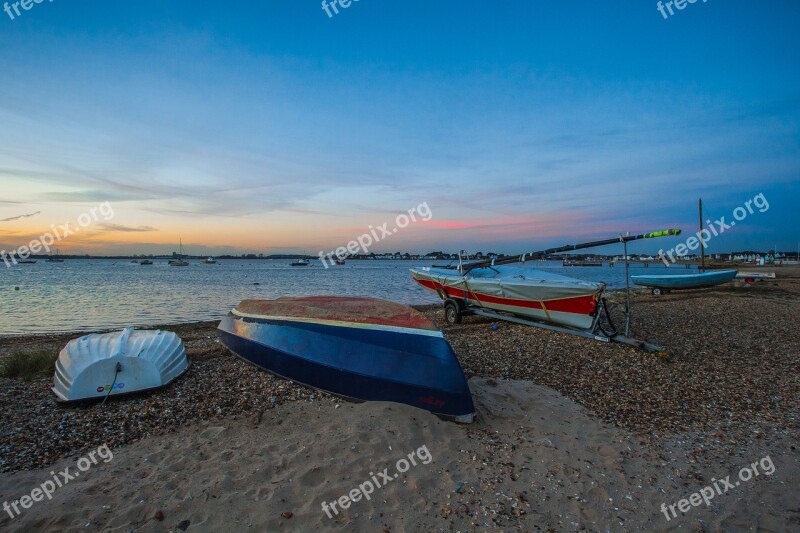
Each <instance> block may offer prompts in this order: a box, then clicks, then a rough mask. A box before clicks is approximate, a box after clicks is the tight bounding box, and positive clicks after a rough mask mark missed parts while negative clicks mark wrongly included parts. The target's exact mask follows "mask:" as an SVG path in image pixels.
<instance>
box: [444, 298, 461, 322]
mask: <svg viewBox="0 0 800 533" xmlns="http://www.w3.org/2000/svg"><path fill="white" fill-rule="evenodd" d="M462 318H463V315H462V314H461V309H459V308H458V304H456V303H455V302H454V301H452V300H449V301H447V302H445V304H444V319H445V320H446V321H447V323H448V324H461V319H462Z"/></svg>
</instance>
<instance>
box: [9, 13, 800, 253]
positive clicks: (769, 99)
mask: <svg viewBox="0 0 800 533" xmlns="http://www.w3.org/2000/svg"><path fill="white" fill-rule="evenodd" d="M12 13H13V11H12ZM798 27H800V3H798V2H796V1H790V0H786V1H772V2H755V1H752V0H749V1H736V0H724V1H723V0H709V1H708V2H707V3H703V2H697V3H695V4H690V5H688V6H687V7H686V8H685V9H684V10H683V11H679V12H676V13H675V15H674V16H672V17H670V18H669V19H668V20H665V19H664V18H663V17H662V15H661V14H660V13H659V11H658V10H657V8H656V2H650V1H640V0H637V1H633V0H631V1H621V2H598V1H594V0H593V1H585V2H584V1H581V2H577V1H576V2H569V1H565V2H556V1H551V2H527V1H521V0H520V1H505V2H485V1H484V2H477V1H471V0H459V1H448V0H440V1H435V2H433V1H430V0H427V1H412V0H407V1H404V2H399V1H389V0H361V1H359V2H354V3H353V4H352V5H351V6H350V7H349V8H347V9H341V8H340V13H339V14H338V15H335V16H333V17H329V16H328V15H327V14H326V13H325V11H324V10H322V8H321V6H320V2H319V1H318V0H308V1H306V0H292V1H280V2H278V1H265V2H243V1H233V2H206V1H193V2H188V1H171V2H166V1H163V0H161V1H158V2H156V1H136V2H100V1H99V0H92V1H82V2H74V1H71V0H55V1H54V2H52V3H50V2H43V3H40V4H34V5H33V7H32V8H31V9H30V10H29V11H22V12H21V15H19V16H16V15H15V16H14V20H12V19H11V17H10V16H9V15H8V14H7V13H5V12H0V50H2V54H0V80H2V85H1V87H2V98H0V249H5V250H11V249H14V248H16V247H18V246H20V245H23V244H27V243H28V242H29V241H30V240H31V239H33V238H35V237H38V236H40V235H42V234H43V233H44V232H46V231H48V230H50V228H51V225H58V224H63V223H65V222H67V221H73V225H75V222H74V221H76V220H77V218H78V217H79V215H81V214H82V213H86V212H87V211H89V210H90V209H91V208H92V207H96V206H98V205H99V204H101V203H102V202H109V203H110V205H111V206H112V207H113V211H114V216H113V218H111V219H109V220H103V219H102V218H101V219H100V220H97V221H93V222H92V224H90V225H88V226H87V227H85V228H83V229H82V230H81V232H80V233H79V234H75V235H72V236H70V237H68V238H65V239H64V240H63V241H62V242H61V243H59V248H60V249H61V252H62V253H65V254H70V253H91V254H101V253H102V254H129V253H136V254H138V253H165V252H172V251H173V250H176V249H177V243H178V240H179V239H182V241H183V244H184V247H185V248H186V251H187V252H188V253H190V254H209V255H220V254H223V253H264V254H269V253H285V252H305V253H309V254H314V255H316V254H317V252H318V251H320V250H323V249H324V250H331V249H333V248H335V247H337V246H341V245H344V244H346V243H347V241H349V240H351V239H354V238H356V237H357V236H358V235H359V234H361V233H364V232H365V231H367V229H368V227H369V226H370V225H374V226H379V225H381V224H383V223H384V222H389V223H390V226H389V227H392V226H393V225H394V219H395V216H396V215H397V214H398V213H401V212H406V211H408V210H409V209H411V208H413V207H415V206H417V205H419V204H421V203H423V202H427V205H428V206H429V207H430V209H431V211H432V213H433V217H432V219H431V220H430V221H429V222H426V223H416V224H412V225H411V226H410V227H408V228H406V229H403V230H401V231H398V232H397V233H396V234H393V235H392V236H391V237H388V238H386V239H385V240H384V241H383V242H381V243H380V244H379V245H377V246H375V247H374V249H373V251H375V252H383V251H396V250H401V251H410V252H427V251H431V250H441V249H445V250H448V251H457V250H459V249H462V248H465V249H467V250H470V251H478V250H481V251H484V252H485V251H489V250H491V251H497V252H508V253H511V252H521V251H526V250H529V249H537V248H543V247H547V246H551V245H559V244H567V243H572V242H578V241H581V240H584V239H593V238H607V237H612V236H614V235H617V234H619V233H620V232H628V231H630V232H637V233H638V232H645V231H654V230H659V229H664V228H668V227H678V228H682V229H684V231H687V232H689V231H691V232H694V231H697V223H698V221H697V199H698V198H699V197H701V196H702V198H703V200H704V202H705V204H706V206H707V217H708V218H711V219H717V218H719V217H720V216H726V218H727V219H728V220H730V219H731V213H732V211H733V210H734V209H735V208H736V207H738V206H740V205H742V204H744V202H745V201H747V200H749V199H751V198H753V197H754V196H756V195H757V194H759V193H763V194H764V196H765V198H767V199H768V201H769V206H770V208H769V210H768V211H766V212H764V213H759V212H758V211H756V213H755V214H753V215H750V216H749V217H748V218H747V220H746V221H742V222H740V223H739V224H737V226H736V227H735V228H732V229H730V230H729V231H727V232H726V233H725V234H724V235H722V236H720V237H719V238H718V239H717V240H714V241H712V243H711V248H710V249H711V251H712V252H714V251H727V250H732V249H747V248H750V249H762V250H767V249H771V248H772V247H773V246H774V245H776V244H777V245H778V247H779V248H780V249H782V250H792V251H793V250H795V249H796V248H797V246H798V241H800V231H798V223H797V216H796V213H797V208H798V204H800V179H799V178H800V32H798V31H797V28H798ZM679 241H680V240H679V239H664V242H659V243H657V245H656V244H650V245H637V246H638V248H636V249H635V250H634V251H643V252H648V253H653V252H655V251H657V250H658V248H659V247H662V246H665V247H670V246H673V245H674V244H676V243H678V242H679Z"/></svg>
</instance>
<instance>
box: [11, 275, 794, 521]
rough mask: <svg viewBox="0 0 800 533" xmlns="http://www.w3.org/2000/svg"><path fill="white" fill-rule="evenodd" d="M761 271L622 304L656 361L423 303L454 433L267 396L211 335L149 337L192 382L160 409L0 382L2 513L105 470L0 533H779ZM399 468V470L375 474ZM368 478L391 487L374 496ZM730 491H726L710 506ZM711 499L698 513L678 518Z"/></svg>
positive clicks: (790, 333) (271, 392)
mask: <svg viewBox="0 0 800 533" xmlns="http://www.w3.org/2000/svg"><path fill="white" fill-rule="evenodd" d="M774 270H775V271H776V273H777V278H776V279H775V280H768V281H764V282H756V283H754V284H753V285H752V286H750V287H734V285H733V284H728V285H726V286H723V287H719V288H715V289H707V290H699V291H689V292H674V293H671V294H667V295H662V296H660V297H654V296H651V295H649V294H647V293H644V292H641V291H637V292H636V294H635V296H634V299H633V312H634V315H633V322H632V335H633V336H635V337H639V338H645V339H647V340H651V341H654V342H658V343H659V344H662V345H663V346H664V347H665V348H666V351H667V353H666V355H663V356H662V355H659V354H652V353H647V352H644V351H641V350H638V349H635V348H632V347H629V346H624V345H620V344H615V343H602V342H598V341H594V340H590V339H585V338H580V337H575V336H570V335H566V334H562V333H555V332H550V331H544V330H541V329H538V328H531V327H528V326H522V325H514V324H510V323H505V322H492V321H491V320H489V319H485V318H479V317H469V318H467V319H465V321H464V323H462V324H459V325H448V324H446V323H445V322H444V318H443V313H442V310H441V308H440V307H439V306H425V307H422V308H420V309H421V310H422V311H423V312H424V314H426V315H427V316H428V317H429V318H431V319H433V320H434V321H435V323H436V324H437V326H438V327H441V328H442V329H443V331H444V333H445V337H446V338H447V339H448V341H449V342H450V343H451V345H452V347H453V349H454V350H455V352H456V354H457V356H458V358H459V360H460V362H461V365H462V367H463V368H464V372H465V374H466V375H467V377H468V378H469V380H470V381H469V383H470V388H471V390H472V394H473V397H474V400H475V404H476V406H477V408H478V418H477V420H476V421H475V422H474V423H473V424H470V425H459V424H455V423H452V422H446V421H442V420H440V419H438V418H436V417H435V416H433V415H431V414H429V413H427V412H424V411H420V410H417V409H413V408H411V407H407V406H403V405H397V404H387V403H362V404H355V403H350V402H345V401H342V400H340V399H337V398H334V397H332V396H330V395H327V394H324V393H321V392H319V391H316V390H312V389H307V388H304V387H301V386H298V385H295V384H293V383H291V382H288V381H285V380H281V379H278V378H275V377H273V376H271V375H269V374H268V373H266V372H264V371H263V370H260V369H258V368H255V367H253V366H251V365H248V364H246V363H244V362H242V361H240V360H239V359H237V358H235V357H234V356H232V355H231V354H230V353H229V352H228V351H227V350H226V349H225V348H224V347H223V346H222V345H221V344H220V343H219V341H218V340H217V334H216V330H215V328H216V322H202V323H193V324H185V325H179V326H170V327H166V328H165V329H170V330H172V331H176V332H177V333H178V334H179V335H180V336H181V337H182V339H183V340H184V343H185V345H186V348H187V355H188V357H189V359H190V362H191V367H190V369H189V371H188V373H187V374H186V375H184V376H183V377H181V378H180V379H179V380H178V381H177V382H175V383H174V384H173V385H171V386H169V387H167V388H166V389H164V390H161V391H156V392H153V393H149V394H145V395H140V396H135V397H130V398H125V399H114V400H111V401H108V402H107V403H105V404H104V405H99V404H95V405H90V406H86V405H83V406H60V405H58V404H57V403H56V402H55V396H54V395H53V394H52V393H51V392H50V390H49V388H50V386H52V380H48V379H38V380H33V381H31V382H22V381H18V380H10V379H5V378H3V379H0V408H2V413H3V415H2V417H3V418H2V419H3V423H2V434H1V435H0V452H1V453H0V457H1V459H0V471H2V473H0V503H2V502H4V501H8V502H10V501H13V500H17V499H19V498H21V497H22V496H24V495H26V494H30V493H31V491H32V490H33V489H35V488H36V487H37V486H40V485H41V484H42V483H43V482H45V481H47V480H48V479H51V478H52V477H53V476H52V475H51V471H53V472H58V471H61V470H63V469H64V468H67V467H72V470H73V471H74V470H75V467H74V465H75V464H76V461H77V460H78V459H79V458H80V457H82V456H84V455H85V454H87V453H89V452H90V451H92V450H95V449H97V448H98V447H101V446H103V445H105V446H107V447H108V449H109V450H111V452H113V459H110V460H108V462H104V461H100V462H98V463H97V464H95V465H93V466H92V467H91V468H90V469H88V470H87V471H85V472H83V471H81V476H80V477H76V479H74V480H71V481H70V482H69V483H67V484H65V485H64V486H63V487H59V488H58V489H57V490H55V491H54V492H53V494H52V500H49V499H44V500H43V501H38V502H34V503H33V504H32V505H31V506H30V508H29V509H25V510H23V512H22V513H21V514H19V516H15V517H14V518H11V517H10V516H9V514H8V513H4V514H3V515H2V518H0V520H1V521H0V525H2V527H3V528H8V529H9V530H11V531H28V530H32V529H37V530H45V531H56V530H58V531H77V530H81V531H221V530H233V529H235V530H253V531H264V530H268V531H274V530H282V531H309V530H315V529H322V530H328V529H329V530H339V531H391V532H397V531H416V530H424V531H480V530H492V531H581V530H584V531H641V530H648V531H671V530H675V531H678V530H686V531H751V530H752V531H756V530H763V531H790V530H794V529H797V528H798V527H800V506H798V503H797V502H798V501H800V497H799V496H800V488H798V474H800V462H799V460H800V457H799V456H798V452H797V449H796V447H797V441H798V434H799V433H800V432H799V431H798V424H797V416H798V412H800V411H799V410H798V406H799V404H800V354H799V353H798V346H800V335H799V334H798V332H797V329H796V318H797V316H799V313H798V311H800V268H798V267H781V268H775V269H774ZM612 303H614V304H616V306H615V308H614V311H613V314H614V316H615V320H616V322H617V323H621V320H620V319H621V313H622V311H621V307H622V305H623V304H624V298H623V294H622V293H619V292H617V293H614V294H612ZM80 335H81V334H58V335H36V336H25V337H7V338H3V339H2V340H0V357H4V356H7V355H8V354H10V353H11V352H12V351H14V350H19V349H33V348H43V347H47V348H52V349H54V350H56V349H58V348H60V347H62V346H63V345H64V344H65V343H66V342H67V341H68V340H69V339H72V338H76V337H78V336H80ZM414 452H416V455H414ZM422 452H425V453H422ZM410 455H411V456H412V457H413V458H414V460H415V462H416V464H410V465H408V468H407V469H406V470H405V471H404V472H396V473H397V474H398V475H397V477H396V478H395V477H392V475H391V473H392V472H393V471H396V470H399V461H400V460H401V459H405V460H407V462H410V461H411V457H409V456H410ZM426 458H429V459H430V460H428V461H427V462H425V460H426ZM754 465H755V466H754ZM745 468H749V469H750V472H751V477H750V478H748V479H746V480H745V479H744V477H745V475H746V474H745V475H742V470H743V469H745ZM385 469H387V470H388V472H389V479H390V480H391V481H387V480H386V479H385V478H383V483H379V481H380V480H381V479H382V478H380V477H378V476H377V473H378V472H384V471H385ZM754 470H757V471H758V473H757V474H756V473H754V472H753V471H754ZM726 476H729V478H730V483H731V484H733V486H732V488H727V487H725V488H726V489H727V490H726V491H724V492H722V490H721V489H720V488H718V487H721V485H720V484H719V480H721V479H725V478H726ZM373 479H375V480H376V481H372V485H373V489H374V490H373V492H372V493H371V494H370V499H369V500H366V499H365V498H359V501H355V500H356V498H353V501H349V502H348V501H346V502H345V503H346V504H347V508H346V509H344V508H342V507H343V505H341V504H340V505H339V506H338V507H335V509H336V510H338V512H333V511H327V512H326V510H325V508H324V506H323V504H325V503H328V504H329V503H330V502H335V501H339V499H340V498H341V497H343V496H346V495H348V494H351V491H352V490H354V489H356V488H358V487H360V486H361V485H362V484H364V483H366V482H367V481H370V480H373ZM734 481H735V482H736V483H734ZM715 483H716V485H715ZM384 484H385V485H386V486H383V485H384ZM375 485H378V486H375ZM708 487H712V494H713V496H712V497H709V496H708V494H709V493H708V491H706V492H705V495H706V499H707V500H708V503H709V504H708V505H706V502H705V501H703V502H701V503H700V504H699V505H694V504H691V505H690V506H689V507H688V508H687V506H686V505H681V504H679V502H681V500H684V499H687V500H688V499H690V496H691V495H693V494H695V493H700V492H701V491H702V490H703V489H706V488H708ZM362 494H363V491H362ZM694 501H697V500H696V498H694ZM670 506H673V509H676V510H677V511H678V512H677V513H672V512H671V511H670V510H669V507H670ZM680 507H683V509H686V511H683V512H682V511H681V510H680ZM330 508H331V507H330V505H329V506H328V509H330ZM664 509H666V511H665V510H664Z"/></svg>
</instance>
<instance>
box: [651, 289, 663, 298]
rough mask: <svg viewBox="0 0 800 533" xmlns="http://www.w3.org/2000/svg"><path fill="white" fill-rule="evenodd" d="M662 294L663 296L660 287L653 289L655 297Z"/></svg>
mask: <svg viewBox="0 0 800 533" xmlns="http://www.w3.org/2000/svg"><path fill="white" fill-rule="evenodd" d="M661 294H662V292H661V289H659V288H658V287H656V288H654V289H653V296H661Z"/></svg>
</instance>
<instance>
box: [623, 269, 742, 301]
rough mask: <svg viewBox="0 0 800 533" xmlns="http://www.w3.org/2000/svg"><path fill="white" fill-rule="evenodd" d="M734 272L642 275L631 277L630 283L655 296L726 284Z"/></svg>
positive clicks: (733, 275)
mask: <svg viewBox="0 0 800 533" xmlns="http://www.w3.org/2000/svg"><path fill="white" fill-rule="evenodd" d="M736 273H737V272H736V270H716V271H713V272H704V273H700V274H686V275H683V276H681V275H677V276H659V275H653V276H649V275H642V276H631V281H632V282H633V283H634V284H636V285H641V286H643V287H650V288H651V289H652V292H653V294H655V295H656V296H658V295H660V294H661V293H662V292H669V291H678V290H684V289H704V288H706V287H713V286H715V285H721V284H723V283H727V282H729V281H731V280H733V278H735V277H736Z"/></svg>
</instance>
